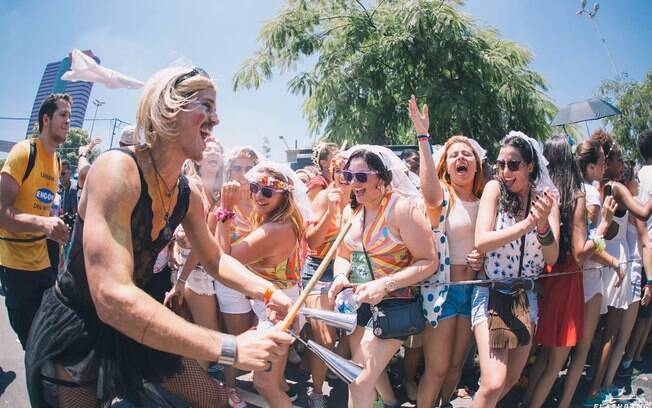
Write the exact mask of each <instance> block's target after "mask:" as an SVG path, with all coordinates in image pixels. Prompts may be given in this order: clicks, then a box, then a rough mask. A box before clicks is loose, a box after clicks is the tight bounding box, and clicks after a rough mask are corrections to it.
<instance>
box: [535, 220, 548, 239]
mask: <svg viewBox="0 0 652 408" xmlns="http://www.w3.org/2000/svg"><path fill="white" fill-rule="evenodd" d="M548 231H550V223H546V227H545V228H544V229H543V231H539V227H537V233H538V234H539V235H541V236H544V235H546V234H547V233H548Z"/></svg>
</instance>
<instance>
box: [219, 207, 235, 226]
mask: <svg viewBox="0 0 652 408" xmlns="http://www.w3.org/2000/svg"><path fill="white" fill-rule="evenodd" d="M215 217H216V218H217V220H218V221H221V222H226V221H227V220H229V219H232V218H235V212H234V211H231V210H227V209H226V208H224V207H220V208H218V209H217V211H216V212H215Z"/></svg>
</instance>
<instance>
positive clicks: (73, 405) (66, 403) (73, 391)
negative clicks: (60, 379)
mask: <svg viewBox="0 0 652 408" xmlns="http://www.w3.org/2000/svg"><path fill="white" fill-rule="evenodd" d="M56 389H57V399H58V401H59V408H77V407H79V408H88V407H99V406H100V403H99V401H98V399H97V395H96V393H97V387H96V386H95V384H91V385H85V386H69V387H68V386H65V385H57V386H56Z"/></svg>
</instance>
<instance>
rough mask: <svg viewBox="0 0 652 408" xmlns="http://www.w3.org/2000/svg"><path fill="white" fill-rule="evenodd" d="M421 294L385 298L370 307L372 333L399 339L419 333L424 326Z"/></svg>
mask: <svg viewBox="0 0 652 408" xmlns="http://www.w3.org/2000/svg"><path fill="white" fill-rule="evenodd" d="M421 302H422V299H421V296H417V297H415V298H412V299H385V300H383V301H382V302H380V303H378V304H377V305H374V306H372V307H371V319H372V324H373V330H374V335H375V336H376V337H378V338H381V339H400V338H405V337H408V336H412V335H413V334H418V333H420V332H421V331H422V330H423V329H424V328H425V327H426V321H425V319H424V317H423V306H422V305H421Z"/></svg>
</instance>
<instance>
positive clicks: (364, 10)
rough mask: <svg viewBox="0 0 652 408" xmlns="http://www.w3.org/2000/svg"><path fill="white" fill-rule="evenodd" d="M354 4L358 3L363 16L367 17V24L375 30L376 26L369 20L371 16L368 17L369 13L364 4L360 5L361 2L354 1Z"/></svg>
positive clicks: (358, 0)
mask: <svg viewBox="0 0 652 408" xmlns="http://www.w3.org/2000/svg"><path fill="white" fill-rule="evenodd" d="M355 2H356V3H358V5H359V6H360V8H362V11H363V12H364V14H365V15H366V16H367V20H368V21H369V24H370V25H371V26H372V27H373V28H374V29H376V30H377V29H378V27H376V24H374V21H373V20H372V19H371V16H370V15H369V11H368V10H367V8H366V7H365V6H364V4H362V2H361V1H360V0H355Z"/></svg>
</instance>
